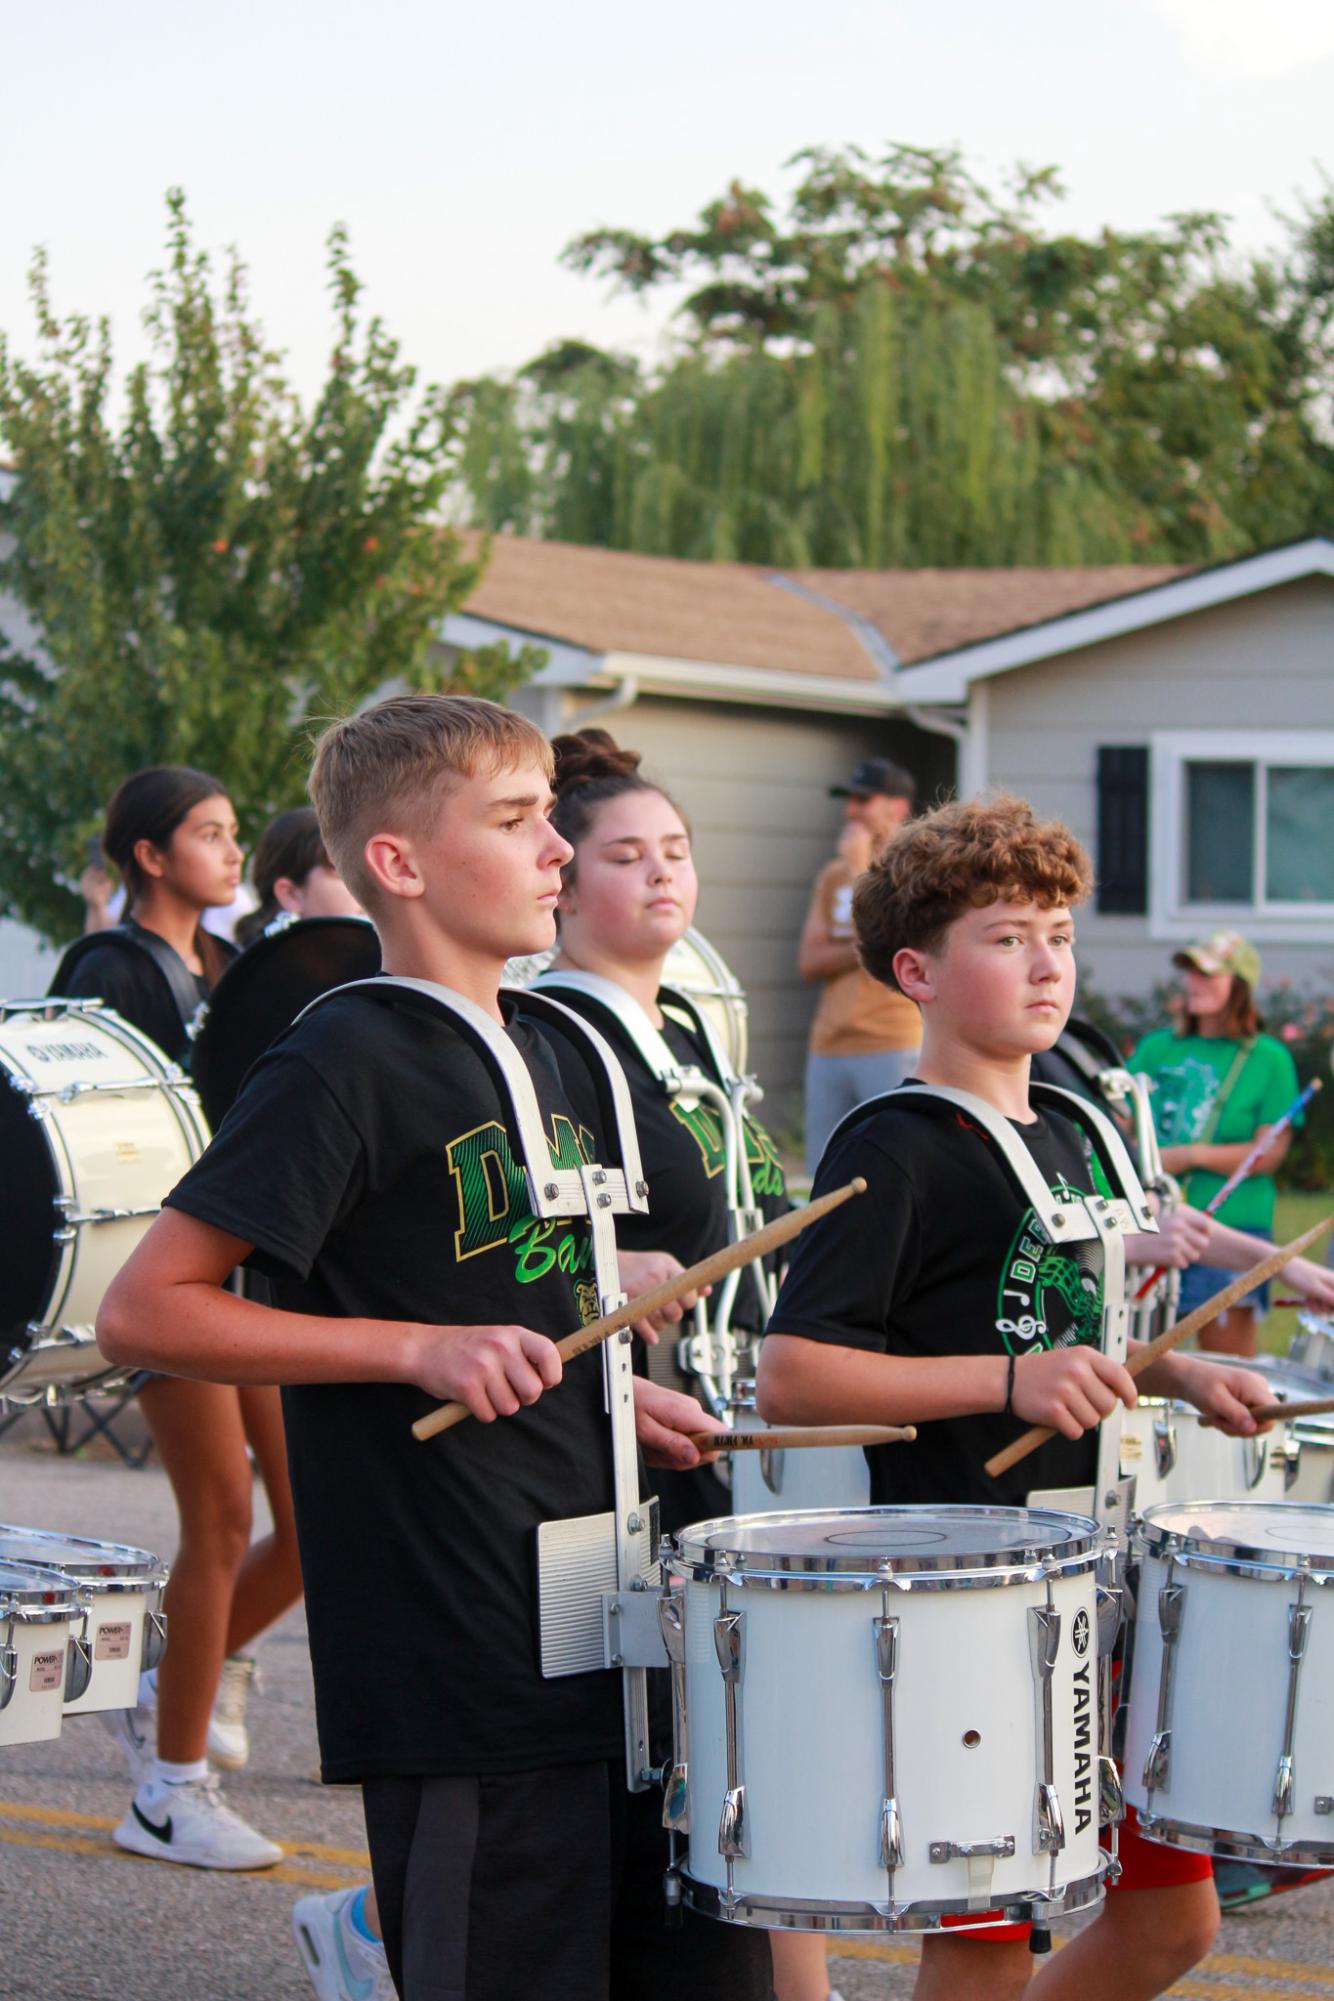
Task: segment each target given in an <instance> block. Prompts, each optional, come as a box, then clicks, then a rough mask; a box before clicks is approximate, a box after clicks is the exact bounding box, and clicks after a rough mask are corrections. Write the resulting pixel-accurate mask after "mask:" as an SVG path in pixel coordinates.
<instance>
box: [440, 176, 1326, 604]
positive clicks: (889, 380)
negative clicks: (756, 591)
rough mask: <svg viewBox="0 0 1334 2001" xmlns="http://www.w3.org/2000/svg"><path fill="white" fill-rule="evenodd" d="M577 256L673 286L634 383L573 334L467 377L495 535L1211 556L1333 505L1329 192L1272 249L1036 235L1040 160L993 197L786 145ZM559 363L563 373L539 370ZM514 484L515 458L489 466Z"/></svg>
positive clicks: (1050, 179) (1191, 233)
mask: <svg viewBox="0 0 1334 2001" xmlns="http://www.w3.org/2000/svg"><path fill="white" fill-rule="evenodd" d="M796 165H797V166H798V168H799V178H798V181H797V184H796V186H795V188H794V189H793V191H792V193H791V196H790V198H789V199H788V200H787V202H786V203H785V204H781V205H780V204H779V203H778V202H776V201H775V200H774V199H772V198H771V197H770V196H768V195H766V194H765V193H763V192H762V191H761V190H758V189H754V188H749V187H745V186H743V185H741V184H740V183H736V182H734V183H733V184H732V185H731V186H730V187H729V188H728V189H727V191H726V192H725V194H724V195H723V196H721V197H720V198H719V199H718V200H717V201H715V202H711V203H709V204H708V205H707V206H706V208H705V209H704V210H703V211H702V213H701V215H700V217H699V218H698V221H697V222H696V223H695V224H694V225H692V226H689V227H683V228H678V229H673V230H669V231H667V232H666V233H665V234H663V235H662V236H660V237H656V238H650V237H645V236H641V235H636V234H634V233H632V232H630V231H627V230H622V229H599V230H595V231H592V232H590V233H588V234H586V235H584V236H581V237H579V238H577V239H576V240H575V241H574V242H573V243H572V244H571V245H570V246H569V247H568V249H567V251H566V252H565V259H566V261H567V263H569V264H570V265H572V266H573V267H574V268H575V269H578V270H581V271H585V272H589V273H592V274H595V275H598V276H601V277H603V278H606V279H609V280H610V281H611V282H612V283H613V285H615V286H617V287H620V288H624V289H628V290H631V291H634V292H637V293H641V294H651V293H655V292H661V291H665V290H666V288H685V290H684V297H683V299H682V302H681V303H680V305H679V306H678V308H677V320H678V324H679V325H680V327H681V328H682V330H683V332H682V339H681V341H680V344H679V346H678V349H677V351H676V352H675V354H673V355H672V356H671V357H670V358H669V360H668V361H667V363H666V364H665V365H664V366H663V367H661V368H660V369H658V370H657V371H656V372H655V373H654V374H652V375H650V376H647V377H645V376H640V375H638V374H637V373H636V372H634V371H633V369H632V368H631V367H630V365H629V364H626V363H622V362H620V361H618V359H617V358H616V357H612V356H606V355H601V354H599V353H598V351H597V350H594V349H588V348H574V347H571V346H568V345H567V346H565V347H563V348H561V349H558V350H553V351H551V353H549V354H548V355H547V356H543V357H539V360H538V362H537V363H534V364H531V365H530V367H529V368H528V369H527V370H525V371H523V373H522V374H521V375H520V377H519V378H518V379H517V380H516V381H515V382H513V383H507V384H499V383H495V382H492V383H488V384H484V385H478V384H474V385H472V387H471V397H472V401H471V405H470V408H469V411H468V413H467V444H466V454H465V470H464V485H465V487H466V490H467V492H468V495H469V498H470V503H471V506H472V509H473V515H474V519H476V520H478V521H479V522H482V523H484V524H485V525H487V526H489V527H503V526H509V527H513V528H516V529H520V530H522V531H523V532H527V533H532V534H539V535H548V536H553V537H561V538H566V539H570V540H573V541H589V542H601V543H605V544H607V545H608V546H611V547H617V548H633V549H642V550H645V551H650V552H654V553H660V554H670V555H684V556H694V557H703V558H709V557H715V558H740V559H743V560H748V561H753V562H759V563H777V564H783V565H790V564H801V563H809V564H817V565H831V566H844V565H853V566H856V565H875V566H879V565H899V564H902V565H909V566H911V565H921V564H945V565H959V564H1023V563H1037V564H1054V563H1092V562H1126V561H1134V560H1139V561H1159V562H1161V561H1178V562H1203V561H1210V560H1215V559H1218V558H1223V557H1228V556H1233V555H1237V554H1241V553H1243V552H1244V551H1246V550H1247V549H1251V548H1255V547H1257V546H1261V545H1263V544H1265V543H1271V542H1277V541H1282V540H1285V539H1287V538H1290V537H1293V536H1297V535H1301V534H1304V533H1309V532H1311V531H1312V530H1313V529H1317V528H1321V527H1327V526H1328V525H1329V523H1330V521H1331V518H1334V452H1332V451H1331V446H1330V433H1329V427H1328V422H1327V412H1328V408H1329V398H1330V395H1331V391H1334V335H1332V332H1331V328H1332V324H1334V194H1332V193H1331V189H1330V188H1329V186H1328V185H1326V186H1325V187H1323V188H1322V190H1321V192H1320V194H1319V196H1318V197H1317V199H1315V200H1314V201H1313V202H1311V203H1310V204H1309V205H1308V206H1307V208H1306V210H1305V212H1304V213H1303V214H1302V215H1301V216H1299V217H1298V218H1297V219H1296V220H1295V221H1293V222H1291V223H1289V224H1288V225H1287V227H1286V232H1285V240H1284V242H1283V244H1282V246H1281V248H1280V250H1279V251H1277V252H1276V253H1275V254H1274V255H1273V256H1271V257H1269V258H1258V259H1251V260H1249V261H1245V260H1242V259H1240V258H1238V257H1237V256H1235V255H1234V254H1233V253H1232V251H1231V249H1230V246H1229V242H1228V236H1227V229H1226V225H1225V223H1224V221H1223V219H1221V218H1220V217H1218V216H1216V215H1211V214H1197V215H1185V216H1176V217H1171V218H1169V219H1168V220H1167V221H1165V222H1164V223H1163V224H1162V226H1161V227H1160V228H1158V229H1156V230H1151V231H1142V232H1138V233H1133V234H1132V233H1118V232H1115V231H1111V230H1107V231H1103V232H1102V233H1101V234H1099V235H1097V236H1095V237H1090V238H1087V239H1085V238H1079V237H1075V236H1072V235H1069V234H1054V233H1051V232H1049V231H1048V230H1047V229H1046V228H1045V226H1044V219H1043V209H1044V206H1045V204H1046V203H1047V202H1049V201H1050V200H1051V199H1052V198H1053V197H1054V196H1056V195H1058V194H1059V193H1060V183H1059V180H1058V178H1057V176H1056V174H1055V172H1054V170H1052V169H1050V168H1043V169H1040V170H1036V171H1034V170H1028V169H1018V170H1016V172H1015V174H1014V176H1013V177H1012V186H1011V187H1010V188H1009V189H1008V190H1007V191H1006V192H1005V193H1004V194H1003V195H1002V196H1001V197H995V196H993V195H992V193H991V192H990V191H989V190H988V189H987V188H986V187H984V186H983V185H982V184H981V183H980V182H979V181H978V180H977V179H976V178H975V177H974V176H973V175H972V174H971V172H970V171H969V170H968V168H967V167H966V165H965V163H964V162H963V160H962V159H961V157H960V155H959V154H958V153H956V152H952V151H940V150H935V151H933V150H930V149H923V148H912V147H904V146H894V147H890V148H889V149H887V151H886V152H885V154H884V155H883V156H882V157H881V158H879V159H875V160H873V159H871V158H869V157H868V156H867V155H866V154H865V153H863V152H861V151H859V150H858V149H856V148H847V149H844V150H841V151H835V150H829V149H816V150H811V151H808V152H806V153H803V154H800V155H798V157H797V162H796ZM553 360H554V361H556V362H558V363H559V366H556V367H553V366H552V365H551V364H552V362H553ZM502 469H503V471H502Z"/></svg>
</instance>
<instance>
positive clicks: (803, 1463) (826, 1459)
mask: <svg viewBox="0 0 1334 2001" xmlns="http://www.w3.org/2000/svg"><path fill="white" fill-rule="evenodd" d="M732 1421H733V1423H734V1424H735V1425H736V1428H737V1430H738V1431H764V1430H766V1429H767V1427H766V1425H765V1422H764V1419H763V1418H762V1417H757V1416H756V1413H755V1385H754V1383H747V1382H742V1383H738V1384H737V1394H736V1397H735V1399H734V1401H733V1406H732ZM731 1465H732V1502H733V1506H734V1508H735V1511H736V1513H737V1514H738V1515H765V1514H772V1513H773V1511H774V1510H775V1509H776V1508H782V1509H784V1510H785V1511H786V1512H788V1513H790V1512H791V1511H792V1510H793V1509H797V1508H821V1509H826V1510H827V1509H829V1508H865V1507H869V1506H870V1502H871V1469H870V1467H869V1466H868V1465H867V1463H866V1454H865V1453H864V1452H863V1451H862V1449H861V1447H860V1446H856V1445H851V1446H849V1445H844V1446H838V1447H825V1446H817V1447H813V1448H812V1449H811V1450H810V1451H807V1450H806V1449H805V1448H802V1449H801V1450H800V1451H797V1452H783V1451H778V1452H734V1453H733V1454H732V1460H731Z"/></svg>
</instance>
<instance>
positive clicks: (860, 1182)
mask: <svg viewBox="0 0 1334 2001" xmlns="http://www.w3.org/2000/svg"><path fill="white" fill-rule="evenodd" d="M848 1187H849V1188H850V1189H851V1190H852V1192H853V1194H854V1195H864V1194H865V1193H866V1177H865V1175H862V1174H854V1175H853V1177H852V1179H851V1181H850V1182H849V1183H848Z"/></svg>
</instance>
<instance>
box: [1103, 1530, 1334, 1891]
mask: <svg viewBox="0 0 1334 2001" xmlns="http://www.w3.org/2000/svg"><path fill="white" fill-rule="evenodd" d="M1135 1540H1136V1546H1137V1549H1138V1553H1139V1556H1140V1559H1141V1564H1142V1570H1141V1576H1140V1586H1139V1613H1138V1618H1137V1621H1136V1627H1135V1658H1134V1665H1133V1669H1132V1672H1131V1686H1130V1699H1129V1717H1128V1728H1127V1733H1126V1756H1125V1794H1126V1798H1127V1799H1128V1800H1129V1801H1130V1802H1131V1804H1132V1805H1133V1806H1134V1807H1135V1808H1136V1810H1137V1811H1138V1813H1139V1816H1140V1822H1141V1825H1142V1826H1143V1829H1144V1832H1145V1834H1147V1835H1150V1836H1152V1838H1153V1839H1154V1840H1155V1841H1163V1842H1166V1843H1168V1844H1170V1845H1171V1846H1174V1847H1179V1848H1191V1849H1196V1850H1199V1851H1201V1852H1203V1853H1205V1854H1210V1855H1228V1856H1239V1857H1242V1858H1245V1859H1250V1860H1252V1861H1256V1862H1271V1863H1274V1862H1293V1863H1296V1862H1300V1863H1305V1864H1309V1865H1314V1866H1319V1865H1334V1508H1320V1507H1311V1506H1308V1505H1306V1504H1304V1503H1301V1502H1295V1501H1265V1502H1257V1501H1251V1502H1246V1501H1213V1502H1208V1501H1206V1502H1196V1503H1192V1504H1177V1505H1172V1506H1168V1507H1159V1508H1151V1509H1150V1510H1149V1513H1148V1514H1147V1515H1146V1516H1144V1517H1143V1519H1142V1520H1141V1521H1140V1522H1139V1524H1138V1526H1137V1528H1136V1534H1135Z"/></svg>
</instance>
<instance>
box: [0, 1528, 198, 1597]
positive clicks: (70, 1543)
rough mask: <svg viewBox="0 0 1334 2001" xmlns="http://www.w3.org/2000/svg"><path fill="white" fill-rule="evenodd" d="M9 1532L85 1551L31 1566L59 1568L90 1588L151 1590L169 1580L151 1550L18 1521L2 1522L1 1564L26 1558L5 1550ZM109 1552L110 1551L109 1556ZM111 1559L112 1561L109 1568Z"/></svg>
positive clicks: (18, 1561) (164, 1566) (159, 1559)
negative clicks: (65, 1559) (66, 1560)
mask: <svg viewBox="0 0 1334 2001" xmlns="http://www.w3.org/2000/svg"><path fill="white" fill-rule="evenodd" d="M8 1536H14V1537H20V1536H22V1537H24V1538H26V1539H27V1540H28V1541H29V1542H31V1543H36V1544H39V1545H40V1544H43V1543H54V1544H58V1545H63V1546H64V1547H65V1548H73V1549H79V1550H84V1551H86V1552H87V1554H86V1555H85V1556H83V1557H82V1558H76V1559H75V1560H74V1562H72V1563H57V1561H56V1560H55V1558H54V1557H52V1558H50V1559H49V1561H48V1562H46V1563H45V1564H40V1565H38V1564H34V1565H31V1566H29V1567H30V1568H34V1569H37V1568H40V1569H46V1570H53V1571H58V1572H59V1573H60V1574H61V1575H62V1576H65V1577H72V1578H74V1579H76V1580H77V1582H78V1584H80V1585H82V1586H85V1587H86V1588H87V1589H88V1590H90V1591H103V1592H105V1591H142V1590H152V1589H153V1588H154V1587H155V1586H157V1585H160V1584H165V1583H166V1581H167V1566H166V1564H165V1563H163V1561H162V1559H161V1557H159V1556H154V1554H153V1552H152V1550H149V1549H136V1548H135V1547H134V1545H133V1544H132V1543H127V1542H99V1541H98V1540H97V1539H96V1537H94V1536H82V1535H65V1534H63V1533H62V1531H61V1530H59V1529H33V1528H24V1527H23V1526H22V1525H21V1524H19V1523H17V1522H0V1565H3V1564H13V1563H18V1564H26V1562H27V1559H26V1558H24V1557H21V1556H19V1557H11V1556H7V1555H6V1554H5V1540H6V1537H8ZM94 1552H96V1554H94ZM106 1552H111V1554H110V1556H108V1555H107V1554H106ZM108 1563H110V1564H111V1565H112V1568H111V1569H110V1570H108V1568H107V1565H108ZM85 1565H86V1566H87V1568H85V1567H84V1566H85Z"/></svg>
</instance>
